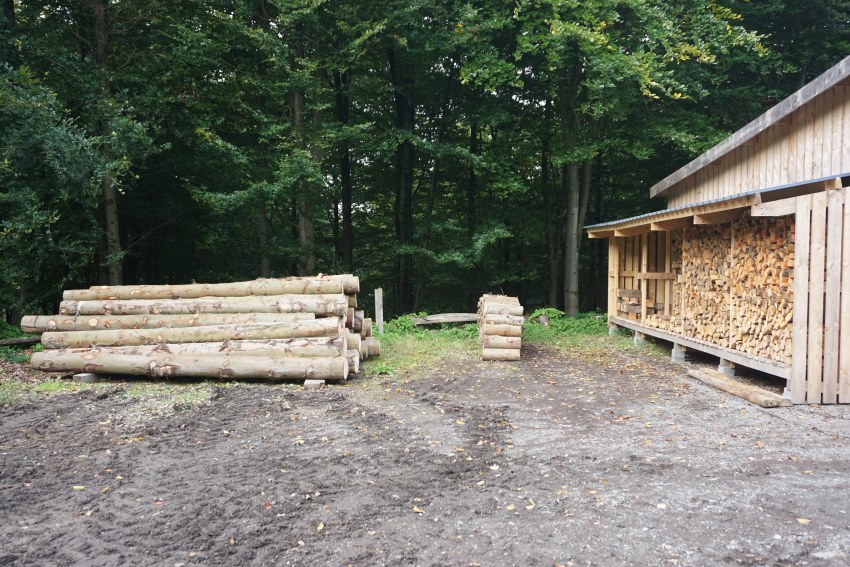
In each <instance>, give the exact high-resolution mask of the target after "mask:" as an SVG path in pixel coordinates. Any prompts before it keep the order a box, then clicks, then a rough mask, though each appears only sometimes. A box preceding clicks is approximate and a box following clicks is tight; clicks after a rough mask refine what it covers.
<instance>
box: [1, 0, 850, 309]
mask: <svg viewBox="0 0 850 567" xmlns="http://www.w3.org/2000/svg"><path fill="white" fill-rule="evenodd" d="M2 1H3V9H2V14H0V308H3V309H4V312H3V314H4V315H5V317H6V318H7V319H8V320H12V321H14V320H15V319H16V318H17V317H18V316H19V315H20V314H21V313H22V312H30V313H38V312H55V310H56V307H57V302H58V301H59V299H60V295H61V291H62V290H63V289H65V288H74V287H87V286H89V285H93V284H98V283H101V284H107V283H109V284H118V283H188V282H191V281H198V282H218V281H228V280H244V279H253V278H256V277H270V276H271V277H282V276H288V275H298V274H313V273H317V272H324V273H336V272H353V273H355V274H357V275H359V276H360V278H361V282H362V285H363V287H364V290H371V289H373V288H375V287H383V288H384V290H385V301H386V302H387V304H388V305H387V311H388V312H389V313H390V314H393V313H394V314H400V313H408V312H413V311H418V310H423V309H425V310H428V311H430V312H443V311H472V310H474V307H475V302H476V300H477V298H478V296H479V295H480V294H481V293H482V292H484V291H500V290H501V291H503V292H505V293H508V294H512V295H519V296H520V297H521V298H522V300H523V303H524V304H526V305H528V306H530V307H538V306H543V305H548V306H556V307H560V308H561V309H564V310H565V311H566V312H567V313H568V314H574V313H576V312H578V311H579V310H589V309H592V308H595V307H604V303H605V297H606V295H605V282H606V279H607V278H606V273H605V271H606V270H607V260H606V255H607V248H606V247H605V246H604V242H597V241H588V240H586V238H584V236H583V231H582V229H581V227H582V226H584V225H586V224H591V223H594V222H600V221H604V220H612V219H616V218H621V217H625V216H630V215H634V214H638V213H642V212H647V211H650V210H658V209H661V208H664V203H663V202H661V201H652V202H650V201H649V198H648V188H649V186H650V185H652V184H653V183H655V182H657V181H658V180H660V179H662V178H663V177H665V176H666V175H668V174H669V173H671V172H672V171H673V170H675V169H676V168H677V167H679V166H680V165H683V164H684V163H686V162H687V161H688V160H690V159H692V158H693V157H694V156H696V155H698V154H700V153H702V152H703V151H705V150H706V149H708V148H709V147H711V146H712V145H714V144H716V143H717V142H718V141H720V140H721V139H723V138H724V137H725V136H727V135H728V134H729V133H731V132H732V131H734V130H736V129H737V128H739V127H741V126H742V125H743V124H745V123H746V122H748V121H749V120H751V119H752V118H754V117H756V116H757V115H759V114H760V113H762V112H763V111H764V110H766V109H767V108H769V107H771V106H773V105H774V104H776V103H777V102H778V101H779V100H781V99H782V98H784V97H785V96H786V95H788V94H790V93H791V92H793V91H794V90H796V89H797V88H799V87H800V86H802V85H803V84H805V83H806V82H807V81H809V80H811V79H812V78H814V77H815V76H816V75H818V74H819V73H821V72H823V71H824V70H826V69H827V68H828V67H830V66H831V65H833V64H834V63H836V62H837V61H839V60H840V59H841V58H843V57H845V56H846V55H848V54H850V3H848V2H846V1H844V0H806V1H783V0H760V1H747V0H708V1H696V0H586V1H579V0H515V1H511V2H506V1H503V0H490V1H477V2H460V1H456V2H452V1H439V0H406V1H396V0H382V1H381V2H375V1H373V0H355V1H352V0H338V1H323V0H229V1H228V0H181V1H180V2H172V1H166V0H72V1H58V0H56V1H54V0H50V1H35V0H34V1H26V2H22V1H17V0H2ZM363 295H364V296H365V295H366V294H363ZM367 302H368V299H367ZM0 319H2V318H0Z"/></svg>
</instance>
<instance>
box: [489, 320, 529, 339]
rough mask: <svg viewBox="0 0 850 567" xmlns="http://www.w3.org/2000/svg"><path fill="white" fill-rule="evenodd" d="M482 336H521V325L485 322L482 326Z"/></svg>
mask: <svg viewBox="0 0 850 567" xmlns="http://www.w3.org/2000/svg"><path fill="white" fill-rule="evenodd" d="M483 329H484V336H487V335H499V336H502V337H521V336H522V327H520V326H519V325H490V324H487V323H485V324H484V326H483Z"/></svg>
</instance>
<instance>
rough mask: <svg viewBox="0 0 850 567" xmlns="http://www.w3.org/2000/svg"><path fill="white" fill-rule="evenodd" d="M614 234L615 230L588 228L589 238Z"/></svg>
mask: <svg viewBox="0 0 850 567" xmlns="http://www.w3.org/2000/svg"><path fill="white" fill-rule="evenodd" d="M613 236H614V231H613V230H588V231H587V237H588V238H611V237H613Z"/></svg>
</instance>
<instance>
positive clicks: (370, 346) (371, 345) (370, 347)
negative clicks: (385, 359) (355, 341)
mask: <svg viewBox="0 0 850 567" xmlns="http://www.w3.org/2000/svg"><path fill="white" fill-rule="evenodd" d="M363 344H364V345H365V347H364V348H365V349H366V352H367V353H368V355H369V357H370V358H371V357H374V356H381V343H379V342H378V341H377V339H373V338H372V337H369V338H368V339H365V340H364V341H363Z"/></svg>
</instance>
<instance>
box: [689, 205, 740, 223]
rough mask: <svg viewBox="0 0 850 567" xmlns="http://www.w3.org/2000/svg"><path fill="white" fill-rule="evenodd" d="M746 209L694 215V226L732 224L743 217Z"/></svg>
mask: <svg viewBox="0 0 850 567" xmlns="http://www.w3.org/2000/svg"><path fill="white" fill-rule="evenodd" d="M745 210H746V209H730V210H728V211H718V212H716V213H703V214H701V215H694V224H695V225H706V224H725V223H727V222H732V221H733V220H737V219H738V218H740V217H741V216H742V213H743V211H745Z"/></svg>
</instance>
